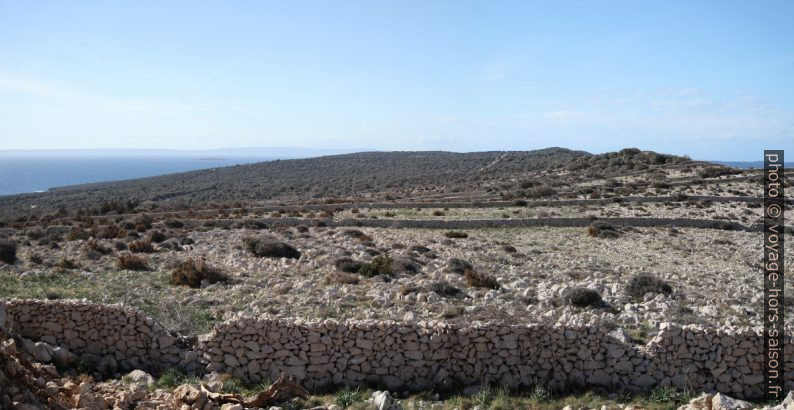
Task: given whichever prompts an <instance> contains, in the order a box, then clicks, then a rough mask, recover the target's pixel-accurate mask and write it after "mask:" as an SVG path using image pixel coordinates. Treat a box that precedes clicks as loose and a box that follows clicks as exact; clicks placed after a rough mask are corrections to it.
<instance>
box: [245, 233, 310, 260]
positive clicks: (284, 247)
mask: <svg viewBox="0 0 794 410" xmlns="http://www.w3.org/2000/svg"><path fill="white" fill-rule="evenodd" d="M243 243H244V244H245V247H246V248H247V249H248V251H249V252H251V253H253V254H254V255H256V256H259V257H266V258H291V259H299V258H300V257H301V253H300V251H298V250H297V249H295V247H294V246H292V245H290V244H288V243H286V242H281V241H279V240H276V239H272V238H253V237H249V238H245V239H243Z"/></svg>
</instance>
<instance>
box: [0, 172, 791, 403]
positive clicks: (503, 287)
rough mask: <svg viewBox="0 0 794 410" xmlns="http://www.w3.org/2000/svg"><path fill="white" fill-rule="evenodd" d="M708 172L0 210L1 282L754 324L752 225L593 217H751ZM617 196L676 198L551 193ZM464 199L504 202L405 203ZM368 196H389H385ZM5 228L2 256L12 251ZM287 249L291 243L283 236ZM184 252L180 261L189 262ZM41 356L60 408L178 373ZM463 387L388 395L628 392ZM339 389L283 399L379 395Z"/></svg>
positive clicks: (95, 292)
mask: <svg viewBox="0 0 794 410" xmlns="http://www.w3.org/2000/svg"><path fill="white" fill-rule="evenodd" d="M702 172H703V167H702V166H701V167H700V168H698V167H694V168H693V167H690V166H689V165H686V166H676V167H669V168H663V167H659V168H651V169H649V170H644V171H636V172H624V173H619V174H614V175H613V174H609V173H604V175H598V173H597V172H589V175H590V176H589V177H587V178H580V175H578V174H577V172H574V171H564V172H558V173H556V174H550V173H548V172H547V171H543V172H540V173H537V174H533V175H531V176H532V178H534V181H561V182H560V183H559V184H557V185H555V184H551V183H549V186H550V185H554V189H552V190H551V191H550V192H551V193H544V192H542V191H538V192H539V193H533V192H524V193H521V194H519V192H523V191H522V190H527V191H531V190H532V189H533V188H536V187H537V186H538V185H537V183H536V182H532V181H530V182H529V183H528V182H527V179H526V178H525V177H520V178H519V177H516V178H513V179H510V180H504V181H502V182H501V183H495V182H493V181H490V182H488V183H487V184H483V186H478V187H476V188H477V189H476V190H473V191H472V192H470V193H468V194H467V193H466V192H450V191H445V190H443V189H441V190H438V189H436V190H431V191H426V192H425V191H422V190H416V191H412V194H411V198H405V197H401V198H397V199H395V203H400V202H401V203H403V205H401V206H399V207H395V208H385V207H377V206H373V207H357V206H346V205H345V204H339V207H338V208H339V209H335V208H334V209H330V210H328V209H326V210H324V211H323V210H311V211H309V210H306V209H302V208H301V204H300V203H293V205H295V206H294V209H293V210H291V211H285V210H281V211H279V212H275V211H272V210H267V211H265V209H267V207H272V206H275V205H278V204H277V203H272V204H236V205H235V206H234V207H229V206H226V207H223V206H219V207H217V209H215V208H211V209H209V216H208V215H205V214H202V212H203V211H207V208H204V209H202V210H199V209H188V210H185V209H182V210H179V211H178V212H171V211H168V212H166V211H164V210H163V209H162V208H158V207H157V206H156V205H152V204H151V203H148V204H141V205H140V206H139V209H138V210H137V211H135V212H133V213H130V214H123V215H120V214H119V215H114V214H118V212H117V211H110V212H107V213H105V214H104V215H101V216H98V215H93V216H90V215H80V216H59V217H58V218H56V219H48V220H36V219H33V218H27V219H26V218H25V217H20V218H18V219H17V220H16V221H14V222H9V223H4V224H2V225H0V298H15V297H16V298H41V299H43V298H47V299H72V298H77V299H87V300H90V301H95V302H101V303H117V302H122V303H124V304H127V305H130V306H134V307H136V308H138V309H140V310H141V311H143V312H144V313H145V314H147V315H150V316H152V317H154V318H155V319H157V320H158V321H160V322H161V323H163V324H164V325H165V326H166V327H168V328H169V329H172V330H176V331H179V332H181V333H183V334H191V335H196V334H201V333H205V332H207V331H208V330H210V329H211V328H212V326H213V325H214V324H215V323H219V322H221V321H223V320H225V319H229V318H231V317H234V316H238V315H260V314H267V315H272V316H279V317H303V318H338V319H344V318H372V319H392V320H397V321H417V320H427V319H431V320H444V321H464V322H474V321H500V322H513V323H525V322H530V321H531V322H538V321H540V322H548V323H556V324H559V325H581V324H595V323H599V324H605V325H608V326H613V327H620V328H623V329H624V330H625V331H626V333H627V334H628V335H629V336H631V338H632V339H634V340H635V341H636V342H637V343H644V342H646V341H647V340H649V338H651V337H652V336H653V335H654V334H656V333H657V332H658V327H659V323H661V322H662V321H666V322H676V323H679V324H689V323H699V324H704V325H708V326H712V327H741V326H759V325H760V324H761V322H760V318H759V316H758V315H759V312H761V311H762V307H761V297H762V295H761V288H762V276H761V252H760V249H761V246H760V245H761V242H762V237H761V234H760V232H754V231H734V230H722V229H695V228H672V227H665V226H657V227H636V226H608V225H605V224H600V225H599V223H598V218H611V217H635V218H694V219H701V220H710V221H713V220H724V221H729V222H738V223H740V224H742V225H744V226H752V225H753V224H757V223H759V222H761V220H760V216H761V210H760V208H759V205H758V204H754V203H748V202H744V201H739V200H729V201H728V202H719V201H709V200H703V199H698V200H695V199H692V198H691V197H692V196H711V197H732V198H739V197H746V196H750V197H760V195H761V191H760V186H759V184H758V182H757V181H755V180H754V179H753V178H754V177H753V175H754V174H753V173H752V172H744V173H743V174H730V173H729V174H725V175H719V176H716V177H713V178H711V177H709V178H707V179H704V178H703V177H700V176H699V175H700V174H699V173H702ZM756 174H757V173H756ZM544 178H545V179H544ZM704 181H705V182H704ZM542 186H546V185H542ZM522 187H526V188H522ZM436 191H438V192H436ZM386 197H388V195H387V196H386ZM627 197H665V198H669V200H665V201H663V202H647V203H640V202H637V201H620V202H608V203H593V202H588V203H583V204H578V205H566V206H558V205H551V204H550V203H544V202H547V201H552V200H598V199H609V198H627ZM466 198H468V199H469V200H472V201H475V202H477V201H484V202H488V201H505V203H509V204H512V205H511V206H507V205H505V206H501V205H500V206H477V205H476V203H472V205H471V206H466V207H445V206H443V204H440V205H438V206H437V207H435V206H434V207H432V208H424V207H422V208H417V207H414V206H411V204H410V202H411V201H416V204H421V202H420V201H443V200H461V199H466ZM378 200H379V201H383V196H379V197H378ZM516 201H518V202H516ZM521 201H524V202H526V203H522V202H521ZM406 202H408V203H407V204H406ZM263 205H267V206H263ZM258 206H260V208H257V207H258ZM789 209H790V206H789ZM144 210H145V211H144ZM261 217H269V218H297V219H298V220H299V221H301V223H303V221H305V224H303V225H301V226H279V225H278V224H270V226H264V224H261V223H257V222H256V219H257V218H261ZM320 218H323V219H324V220H330V221H343V220H353V221H355V220H357V219H359V220H364V219H367V220H369V219H381V220H383V219H385V220H390V219H392V220H406V219H407V220H422V221H424V220H427V221H436V220H445V221H457V220H460V221H465V220H475V219H476V220H504V219H519V218H591V219H593V220H594V225H592V226H591V227H576V228H570V227H569V228H559V227H555V228H552V227H532V228H498V229H496V228H482V229H471V230H454V231H448V230H438V229H436V230H434V229H396V228H365V227H355V226H350V227H327V226H322V225H323V224H322V223H320V220H321V219H320ZM218 220H226V221H228V220H232V223H231V224H229V225H228V226H223V227H221V224H219V223H215V222H217V221H218ZM189 222H192V223H189ZM247 238H259V239H263V240H266V241H273V243H280V244H283V245H279V246H285V247H287V248H284V249H287V252H286V253H284V252H283V251H284V249H281V248H280V249H281V251H279V252H281V253H279V252H276V253H275V254H267V252H260V250H261V249H260V250H258V249H259V248H257V245H256V244H253V245H252V243H251V242H250V241H247ZM789 243H790V242H789ZM11 244H12V245H13V258H9V257H7V255H8V252H9V251H8V249H10V247H11ZM292 248H294V252H292V251H289V249H292ZM786 255H787V259H786V266H787V271H786V273H787V275H786V277H787V284H788V286H787V288H788V289H789V290H790V289H793V288H792V283H791V280H792V277H793V276H792V274H791V267H792V266H794V264H792V262H794V261H792V258H793V257H794V253H793V252H792V250H791V245H787V252H786ZM125 258H126V259H125ZM2 260H5V261H2ZM186 261H190V262H189V263H188V264H187V265H185V262H186ZM199 261H201V262H199ZM132 262H136V263H132ZM197 272H198V273H200V275H198V277H197V279H196V280H195V281H193V282H190V280H191V278H190V277H186V276H185V275H187V276H190V275H194V274H196V273H197ZM178 275H182V276H180V278H181V279H180V280H177V281H175V280H174V278H175V277H176V276H178ZM202 275H203V276H202ZM788 299H789V297H787V301H788ZM792 302H794V299H792ZM787 305H788V307H787V309H789V310H788V314H787V315H786V317H787V322H786V325H787V326H788V327H789V328H791V327H792V326H791V324H792V323H794V319H793V318H794V303H787ZM3 343H4V345H3V346H5V347H3V349H5V350H3V352H4V353H3V354H6V355H7V356H8V357H11V356H13V357H24V355H25V354H27V355H28V356H30V355H33V356H35V352H32V351H27V352H26V351H25V350H26V349H25V348H23V347H24V346H25V345H23V344H20V343H22V342H21V341H15V340H14V339H6V340H5V341H4V342H3ZM27 350H30V349H27ZM14 360H15V361H10V362H8V363H11V362H15V363H17V362H18V363H19V365H20V366H22V367H23V368H30V366H28V365H26V364H25V360H27V359H24V360H17V359H14ZM34 361H35V360H34ZM31 363H33V362H31ZM31 366H34V365H33V364H31ZM44 366H45V367H42V368H40V369H38V370H30V372H32V373H31V374H33V375H34V376H31V377H34V379H31V380H34V383H33V384H30V386H33V387H31V388H32V390H30V389H29V390H30V391H31V392H32V393H30V394H33V395H34V396H35V395H36V394H39V395H40V394H44V393H47V392H49V393H50V395H49V396H46V395H45V396H40V397H44V398H45V399H46V398H47V397H58V398H56V400H61V399H64V400H72V402H68V403H67V402H64V403H67V404H63V405H64V406H65V407H69V406H75V405H77V403H76V402H74V400H86V403H87V402H88V401H87V400H89V398H88V397H89V396H86V394H87V393H90V394H91V395H92V396H90V397H93V399H96V398H97V397H103V399H101V400H100V401H102V400H104V402H106V403H107V404H108V405H111V404H113V403H115V402H117V401H118V403H122V404H123V403H127V404H125V405H128V404H129V399H130V397H134V398H136V400H138V402H139V403H149V404H146V405H145V406H143V405H141V406H143V407H141V408H158V406H161V408H170V407H168V406H172V407H173V400H174V394H173V393H172V392H171V389H173V388H175V387H177V386H174V385H172V384H173V383H169V388H167V389H165V388H159V387H158V386H161V387H162V386H164V385H163V383H161V382H159V381H156V380H155V381H151V382H149V381H147V382H146V383H145V384H146V386H144V387H145V388H139V387H136V386H137V384H138V383H137V382H135V383H128V382H129V380H128V382H123V381H122V380H115V381H114V380H107V381H97V382H94V381H93V380H87V379H80V378H79V374H71V375H69V374H67V375H63V374H57V373H52V370H53V369H52V368H51V367H52V366H50V367H46V365H44ZM34 367H35V366H34ZM55 370H56V371H57V369H55ZM5 371H6V374H14V373H8V371H7V370H5ZM14 371H16V372H19V371H22V370H20V368H17V369H16V370H14ZM0 376H2V373H0ZM221 376H222V375H214V376H211V375H208V376H207V378H205V379H204V380H203V381H204V382H205V384H206V385H207V386H210V388H209V389H208V390H207V392H202V391H201V389H200V387H199V384H198V382H199V381H198V380H191V381H190V383H188V384H189V385H191V386H192V388H193V389H198V392H199V393H195V391H194V390H191V389H190V388H184V389H183V390H184V393H185V394H187V395H196V394H197V395H198V396H201V397H204V398H205V399H206V398H207V397H209V395H210V393H217V394H220V393H222V392H223V391H224V387H223V383H222V382H221V385H220V386H218V385H217V380H216V379H217V378H219V377H221ZM37 377H38V378H40V379H41V380H42V381H43V382H44V384H43V385H42V384H41V381H39V380H38V379H36V378H37ZM136 377H137V376H136ZM0 378H2V377H0ZM160 378H161V376H160ZM146 380H148V379H146ZM50 383H54V384H52V385H50ZM69 383H71V384H69ZM158 383H159V384H158ZM212 383H215V384H212ZM231 383H232V384H233V382H231ZM35 386H38V387H35ZM211 386H214V387H211ZM23 387H24V386H23ZM259 387H264V386H259ZM16 388H18V389H20V387H19V386H18V387H16ZM26 388H27V387H26ZM158 389H159V390H158ZM225 390H226V391H227V392H229V391H232V390H234V389H231V390H230V389H229V388H227V389H225ZM260 390H261V389H260ZM20 391H22V390H20ZM12 392H13V390H12ZM105 392H108V393H107V394H105ZM122 393H123V394H122ZM249 393H254V392H253V391H249ZM469 393H470V394H466V395H460V396H456V397H450V398H443V397H432V396H430V397H424V396H423V397H408V396H406V397H403V396H399V395H394V397H393V398H394V400H395V402H397V403H399V405H401V406H402V407H403V408H474V407H475V406H479V407H480V408H483V409H484V408H562V407H564V406H565V405H568V404H570V405H571V406H572V408H599V407H598V406H595V407H594V406H593V405H592V404H591V403H603V405H604V406H607V408H626V407H627V404H628V403H629V400H622V405H621V406H619V404H620V403H621V399H622V398H620V397H615V396H614V394H613V395H612V396H610V395H609V394H605V395H603V396H597V397H596V396H592V397H591V396H587V397H586V398H582V397H583V396H581V395H568V396H565V397H563V398H560V399H557V398H549V397H545V396H544V397H535V396H531V395H529V394H524V393H526V392H523V393H522V394H518V395H516V394H514V393H510V392H498V391H495V390H494V391H492V390H489V389H487V388H483V389H482V391H477V392H474V391H470V392H469ZM662 393H664V392H657V396H658V395H661V396H662V397H667V396H671V395H672V394H673V393H672V392H668V394H667V396H665V395H664V394H662ZM15 394H23V393H19V392H16V393H10V394H7V396H8V397H15ZM26 394H27V393H24V394H23V396H24V395H26ZM202 394H203V395H204V396H202ZM339 394H342V393H340V392H337V393H336V395H335V396H327V395H326V396H312V397H309V398H308V399H300V401H297V402H294V403H292V402H289V401H288V402H287V403H286V404H285V405H286V406H287V407H290V406H292V408H311V407H317V406H326V407H327V406H330V404H337V405H338V403H339V402H340V401H342V402H343V403H342V404H346V403H347V404H354V403H358V404H354V406H357V405H360V406H365V407H366V406H369V407H372V406H374V401H372V400H371V402H370V403H369V404H366V403H364V401H365V399H367V398H371V397H373V396H377V397H375V398H374V399H373V400H376V399H378V397H380V398H381V399H382V397H383V394H382V392H377V394H374V393H373V392H364V391H359V392H353V391H348V392H345V393H344V394H347V395H348V396H350V398H355V400H353V403H348V402H347V401H345V400H346V399H344V398H343V397H342V398H340V397H341V396H339ZM344 394H343V396H344ZM538 394H541V393H538ZM53 395H54V396H53ZM77 396H80V397H82V399H79V398H76V397H77ZM530 396H531V397H530ZM541 396H542V394H541ZM390 397H391V396H390ZM657 398H658V397H657ZM668 398H669V397H668ZM93 399H92V400H93ZM580 399H581V400H582V401H577V400H580ZM689 399H691V397H688V396H687V397H683V396H676V398H675V399H674V400H673V399H670V400H667V401H664V400H662V401H658V400H657V401H653V400H650V399H648V400H645V399H643V400H645V401H642V402H641V403H638V405H641V406H644V407H648V408H674V407H675V406H677V405H682V404H684V403H688V402H689ZM4 400H5V399H4ZM9 400H11V399H9ZM119 400H120V401H119ZM383 400H385V399H383ZM566 400H568V401H566ZM724 400H727V399H724V396H723V397H718V396H717V397H715V396H708V397H700V398H697V400H695V401H693V402H692V403H690V404H688V406H689V407H686V408H689V409H696V408H703V409H708V408H714V409H717V408H744V407H746V405H745V404H742V403H739V404H734V405H727V404H724ZM12 401H16V400H12ZM23 401H24V400H23ZM207 401H208V402H209V401H211V400H210V399H207ZM213 403H214V405H217V406H218V407H219V406H220V405H221V404H222V403H218V402H217V400H216V402H213ZM290 403H291V404H290ZM5 404H7V403H4V405H5ZM192 404H195V402H194V403H192ZM227 404H235V403H227ZM180 405H181V404H180ZM146 406H149V407H146ZM162 406H165V407H162ZM0 407H3V406H0ZM87 407H91V406H87ZM119 407H122V408H126V407H124V405H119ZM194 407H198V406H194ZM210 407H212V406H210ZM387 407H388V406H387ZM321 408H325V407H321ZM786 408H788V407H786Z"/></svg>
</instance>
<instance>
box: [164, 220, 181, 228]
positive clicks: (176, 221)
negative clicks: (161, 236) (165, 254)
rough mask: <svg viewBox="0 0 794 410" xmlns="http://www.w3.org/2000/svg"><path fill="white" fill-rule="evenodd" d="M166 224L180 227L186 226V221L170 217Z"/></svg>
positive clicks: (170, 226)
mask: <svg viewBox="0 0 794 410" xmlns="http://www.w3.org/2000/svg"><path fill="white" fill-rule="evenodd" d="M165 226H167V227H169V228H174V229H179V228H184V227H185V223H184V222H182V221H180V220H176V219H169V220H167V221H165Z"/></svg>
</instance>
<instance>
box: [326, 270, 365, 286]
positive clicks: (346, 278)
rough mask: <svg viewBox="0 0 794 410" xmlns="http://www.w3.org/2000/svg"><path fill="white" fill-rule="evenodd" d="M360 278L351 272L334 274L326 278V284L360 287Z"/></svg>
mask: <svg viewBox="0 0 794 410" xmlns="http://www.w3.org/2000/svg"><path fill="white" fill-rule="evenodd" d="M359 279H360V278H359V277H358V275H356V274H355V273H350V272H333V273H331V274H330V275H328V276H327V277H326V282H328V283H336V284H339V285H358V282H359Z"/></svg>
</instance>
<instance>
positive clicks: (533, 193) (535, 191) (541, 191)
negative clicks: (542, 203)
mask: <svg viewBox="0 0 794 410" xmlns="http://www.w3.org/2000/svg"><path fill="white" fill-rule="evenodd" d="M556 194H557V190H555V189H554V188H552V187H550V186H547V185H541V186H536V187H532V188H531V189H530V190H528V191H527V196H528V197H530V198H543V197H547V196H553V195H556Z"/></svg>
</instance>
